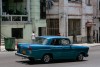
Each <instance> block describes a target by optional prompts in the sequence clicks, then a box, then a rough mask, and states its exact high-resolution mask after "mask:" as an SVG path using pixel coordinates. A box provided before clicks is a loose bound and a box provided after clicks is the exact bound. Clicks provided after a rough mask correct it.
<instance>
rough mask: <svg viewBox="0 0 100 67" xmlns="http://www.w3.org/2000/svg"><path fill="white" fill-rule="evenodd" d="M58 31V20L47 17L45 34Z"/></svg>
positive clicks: (55, 33) (54, 33)
mask: <svg viewBox="0 0 100 67" xmlns="http://www.w3.org/2000/svg"><path fill="white" fill-rule="evenodd" d="M58 33H59V20H58V19H47V35H57V34H58Z"/></svg>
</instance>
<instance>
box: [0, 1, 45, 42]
mask: <svg viewBox="0 0 100 67" xmlns="http://www.w3.org/2000/svg"><path fill="white" fill-rule="evenodd" d="M45 6H46V3H45V1H44V0H0V15H1V17H2V18H1V36H2V37H15V38H16V41H17V42H31V34H32V31H34V32H35V34H36V36H39V35H45V31H46V29H45V28H46V15H45V14H46V13H45V12H46V11H45ZM43 14H44V15H43Z"/></svg>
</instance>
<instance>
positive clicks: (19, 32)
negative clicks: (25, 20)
mask: <svg viewBox="0 0 100 67" xmlns="http://www.w3.org/2000/svg"><path fill="white" fill-rule="evenodd" d="M12 37H15V38H16V39H22V38H23V28H12Z"/></svg>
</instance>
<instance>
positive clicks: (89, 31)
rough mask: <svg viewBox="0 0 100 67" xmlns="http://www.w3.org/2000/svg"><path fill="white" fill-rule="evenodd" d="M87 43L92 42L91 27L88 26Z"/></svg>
mask: <svg viewBox="0 0 100 67" xmlns="http://www.w3.org/2000/svg"><path fill="white" fill-rule="evenodd" d="M87 43H91V27H87Z"/></svg>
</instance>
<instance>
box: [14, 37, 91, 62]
mask: <svg viewBox="0 0 100 67" xmlns="http://www.w3.org/2000/svg"><path fill="white" fill-rule="evenodd" d="M88 50H89V47H87V46H76V45H72V44H71V41H70V39H69V38H67V37H63V36H39V37H36V39H35V43H18V46H17V52H16V53H15V54H16V55H17V56H20V57H25V58H28V59H29V60H30V61H34V60H41V61H43V62H44V63H49V62H51V61H53V60H60V59H73V60H78V61H82V60H83V58H84V57H88Z"/></svg>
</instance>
